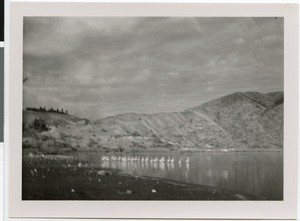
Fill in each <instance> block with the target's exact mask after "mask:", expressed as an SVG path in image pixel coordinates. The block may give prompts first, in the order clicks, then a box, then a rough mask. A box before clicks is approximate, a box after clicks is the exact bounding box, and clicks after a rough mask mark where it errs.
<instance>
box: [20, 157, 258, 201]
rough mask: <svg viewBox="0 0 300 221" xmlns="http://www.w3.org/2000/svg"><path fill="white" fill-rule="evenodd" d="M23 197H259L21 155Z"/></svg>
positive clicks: (63, 159)
mask: <svg viewBox="0 0 300 221" xmlns="http://www.w3.org/2000/svg"><path fill="white" fill-rule="evenodd" d="M22 176H23V180H22V181H23V186H22V194H23V195H22V198H23V200H260V199H259V198H258V197H256V196H251V195H248V194H242V193H236V192H233V191H228V190H222V189H218V188H214V187H209V186H202V185H193V184H186V183H179V182H174V181H169V180H165V179H159V178H152V177H141V176H132V175H128V174H125V173H123V172H122V171H120V170H116V169H107V168H101V167H98V166H95V165H93V164H90V163H84V162H79V161H78V160H76V159H73V158H72V157H71V156H65V155H58V156H53V155H39V156H36V155H31V156H28V155H26V156H23V170H22Z"/></svg>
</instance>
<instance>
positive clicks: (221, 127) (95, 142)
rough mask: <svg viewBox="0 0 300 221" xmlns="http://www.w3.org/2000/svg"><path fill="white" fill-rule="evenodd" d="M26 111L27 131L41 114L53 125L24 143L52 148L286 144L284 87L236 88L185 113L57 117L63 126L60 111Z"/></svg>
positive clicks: (268, 146) (27, 136) (29, 135)
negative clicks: (264, 90)
mask: <svg viewBox="0 0 300 221" xmlns="http://www.w3.org/2000/svg"><path fill="white" fill-rule="evenodd" d="M45 114H47V113H45ZM24 116H26V117H24V122H23V123H24V124H25V131H26V130H28V129H26V128H28V124H29V122H32V121H33V119H35V118H37V117H39V118H41V117H42V118H43V120H44V121H45V123H46V124H47V125H48V128H51V130H50V129H49V130H44V131H36V133H35V135H34V136H33V134H32V133H26V132H25V133H24V134H25V136H23V146H24V147H27V148H28V147H33V148H40V149H43V150H49V151H50V150H51V151H53V150H55V151H57V150H62V149H63V150H87V151H88V150H91V149H93V150H94V149H99V150H100V151H111V150H115V151H146V150H160V151H161V150H165V151H169V150H177V151H181V150H189V151H197V150H202V149H210V150H213V149H254V148H266V149H282V147H283V93H282V92H274V93H269V94H262V93H257V92H246V93H235V94H231V95H227V96H224V97H221V98H218V99H215V100H212V101H210V102H207V103H204V104H201V105H199V106H196V107H193V108H189V109H187V110H185V111H182V112H173V113H158V114H152V115H151V114H134V113H128V114H120V115H115V116H111V117H107V118H103V119H99V120H95V121H93V122H90V123H88V122H87V121H84V122H83V120H82V119H79V118H66V119H60V118H59V119H58V121H59V122H61V123H60V124H59V126H58V125H55V122H56V121H57V118H56V117H57V116H54V115H51V116H40V115H39V114H37V113H27V112H26V111H25V113H24ZM62 116H64V115H62ZM62 116H60V117H62ZM29 119H30V120H29Z"/></svg>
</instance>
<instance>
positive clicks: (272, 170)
mask: <svg viewBox="0 0 300 221" xmlns="http://www.w3.org/2000/svg"><path fill="white" fill-rule="evenodd" d="M103 156H106V157H108V158H109V160H108V159H107V158H106V159H103ZM119 156H120V157H123V161H122V160H118V158H119ZM77 157H78V159H80V160H84V161H88V162H91V163H93V164H95V165H99V166H102V167H107V168H117V169H121V170H123V171H124V172H126V173H129V174H132V175H141V176H151V177H158V178H164V179H169V180H174V181H179V182H184V183H192V184H200V185H208V186H213V187H218V188H223V189H228V190H233V191H238V192H243V193H248V194H254V195H257V196H260V197H265V198H266V199H272V200H282V199H283V154H282V153H191V154H165V153H162V154H157V153H153V154H152V153H151V154H149V153H147V154H123V155H118V154H105V155H103V154H79V155H77ZM111 157H113V160H112V159H111ZM125 157H126V161H125V159H124V158H125ZM129 157H130V159H128V158H129ZM133 157H135V159H133ZM146 157H148V161H146V162H145V160H144V161H142V158H144V159H145V158H146ZM155 157H157V158H158V159H161V158H162V157H164V158H165V161H164V162H150V159H151V158H152V159H153V158H155ZM169 157H170V159H172V158H174V162H167V159H168V158H169ZM115 158H117V159H115ZM187 158H189V163H186V159H187ZM180 159H181V163H180V161H179V160H180ZM161 161H162V160H161Z"/></svg>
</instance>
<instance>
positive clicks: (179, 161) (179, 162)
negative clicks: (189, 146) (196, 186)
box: [178, 158, 181, 167]
mask: <svg viewBox="0 0 300 221" xmlns="http://www.w3.org/2000/svg"><path fill="white" fill-rule="evenodd" d="M178 164H179V166H180V167H181V158H179V160H178Z"/></svg>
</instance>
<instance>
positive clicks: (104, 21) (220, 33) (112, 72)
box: [23, 17, 283, 119]
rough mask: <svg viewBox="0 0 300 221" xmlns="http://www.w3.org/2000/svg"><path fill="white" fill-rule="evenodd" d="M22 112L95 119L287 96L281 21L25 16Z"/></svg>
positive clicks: (272, 19)
mask: <svg viewBox="0 0 300 221" xmlns="http://www.w3.org/2000/svg"><path fill="white" fill-rule="evenodd" d="M23 29H24V30H23V38H24V39H23V77H24V78H28V80H27V81H26V82H24V87H23V92H24V93H23V105H24V108H26V107H40V106H43V107H44V106H45V107H47V108H50V107H53V108H54V109H57V108H59V109H61V108H63V109H64V110H68V112H69V113H70V114H72V115H75V116H78V117H85V118H89V119H97V118H102V117H106V116H111V115H115V114H121V113H129V112H134V113H159V112H174V111H183V110H185V109H187V108H190V107H194V106H197V105H200V104H201V103H204V102H207V101H209V100H212V99H215V98H218V97H221V96H224V95H227V94H231V93H235V92H243V91H257V92H262V93H266V92H273V91H283V18H258V17H257V18H220V17H219V18H217V17H214V18H213V17H212V18H209V17H191V18H190V17H188V18H180V17H148V18H143V17H127V18H125V17H118V18H117V17H110V18H109V17H102V18H101V17H25V18H24V26H23Z"/></svg>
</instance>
